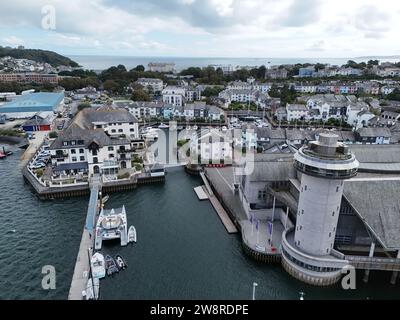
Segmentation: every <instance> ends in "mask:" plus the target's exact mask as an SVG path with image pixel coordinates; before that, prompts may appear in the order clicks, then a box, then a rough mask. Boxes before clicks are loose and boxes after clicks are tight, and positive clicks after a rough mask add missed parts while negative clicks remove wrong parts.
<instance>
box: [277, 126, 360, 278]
mask: <svg viewBox="0 0 400 320" xmlns="http://www.w3.org/2000/svg"><path fill="white" fill-rule="evenodd" d="M294 165H295V168H296V169H297V170H298V172H299V173H300V176H301V178H300V186H299V189H300V190H299V200H298V208H297V214H296V225H295V229H294V230H286V231H285V232H284V234H283V237H282V265H283V267H284V268H285V269H286V271H288V272H289V273H290V274H291V275H292V276H294V277H295V278H298V279H299V280H302V281H306V282H309V283H313V284H320V285H324V284H331V283H334V282H336V281H338V279H339V278H340V277H341V275H342V273H341V272H342V269H343V268H344V267H345V266H346V262H345V261H344V260H343V259H340V258H338V256H339V254H337V253H336V252H335V250H334V241H335V236H336V232H337V226H338V221H339V213H340V205H341V199H342V194H343V187H344V180H346V179H350V178H352V177H354V176H355V175H356V174H357V168H358V165H359V163H358V161H357V160H356V158H355V155H354V154H352V153H351V152H350V150H349V149H348V147H346V146H345V145H344V144H341V143H339V142H338V136H337V135H334V134H328V133H322V134H320V135H319V140H318V141H314V142H311V143H310V144H309V145H308V146H304V147H302V148H301V149H300V150H299V151H298V152H297V153H296V154H295V156H294Z"/></svg>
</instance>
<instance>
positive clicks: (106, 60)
mask: <svg viewBox="0 0 400 320" xmlns="http://www.w3.org/2000/svg"><path fill="white" fill-rule="evenodd" d="M66 56H67V57H68V58H70V59H72V60H74V61H76V62H77V63H78V64H79V65H80V66H82V67H83V68H84V69H88V70H97V71H99V70H105V69H108V68H110V67H112V66H117V65H120V64H122V65H124V66H125V67H126V68H127V69H132V68H134V67H136V66H138V65H143V66H145V67H147V65H148V64H149V63H150V62H169V63H175V65H176V70H177V71H181V70H183V69H186V68H189V67H207V66H209V65H233V66H241V67H249V66H251V67H260V66H262V65H264V66H267V67H268V66H273V65H284V64H296V63H302V64H304V63H324V64H330V65H339V66H340V65H343V64H346V63H347V61H349V60H354V61H356V62H358V63H359V62H366V61H368V60H371V59H372V60H375V59H378V60H379V59H385V60H384V61H385V62H386V61H387V62H397V61H400V56H396V55H391V56H387V57H386V56H364V57H342V58H334V57H332V58H318V57H317V58H313V57H308V58H296V57H294V58H271V57H265V58H264V57H258V58H256V57H184V56H176V57H174V56H128V55H88V54H86V55H76V54H75V55H66Z"/></svg>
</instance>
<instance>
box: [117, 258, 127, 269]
mask: <svg viewBox="0 0 400 320" xmlns="http://www.w3.org/2000/svg"><path fill="white" fill-rule="evenodd" d="M115 261H116V262H117V265H118V268H119V269H120V270H124V269H126V268H128V265H127V264H126V262H125V260H124V258H122V256H120V255H117V256H115Z"/></svg>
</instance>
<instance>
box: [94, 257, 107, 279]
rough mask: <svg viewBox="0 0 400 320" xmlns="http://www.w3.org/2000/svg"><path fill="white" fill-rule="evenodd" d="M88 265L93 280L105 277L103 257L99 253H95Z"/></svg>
mask: <svg viewBox="0 0 400 320" xmlns="http://www.w3.org/2000/svg"><path fill="white" fill-rule="evenodd" d="M90 264H91V267H92V276H93V278H96V279H102V278H104V277H105V276H106V266H105V261H104V256H103V255H102V254H101V253H99V252H97V253H95V254H94V255H93V256H92V259H91V260H90Z"/></svg>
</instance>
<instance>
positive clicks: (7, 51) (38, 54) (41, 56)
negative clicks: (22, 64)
mask: <svg viewBox="0 0 400 320" xmlns="http://www.w3.org/2000/svg"><path fill="white" fill-rule="evenodd" d="M7 56H10V57H13V58H15V59H29V60H33V61H36V62H41V63H49V64H51V65H52V66H53V67H58V66H61V65H64V66H71V67H79V65H78V64H77V63H76V62H75V61H72V60H71V59H69V58H67V57H64V56H62V55H60V54H58V53H55V52H53V51H46V50H38V49H16V48H5V47H0V58H3V57H7Z"/></svg>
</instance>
